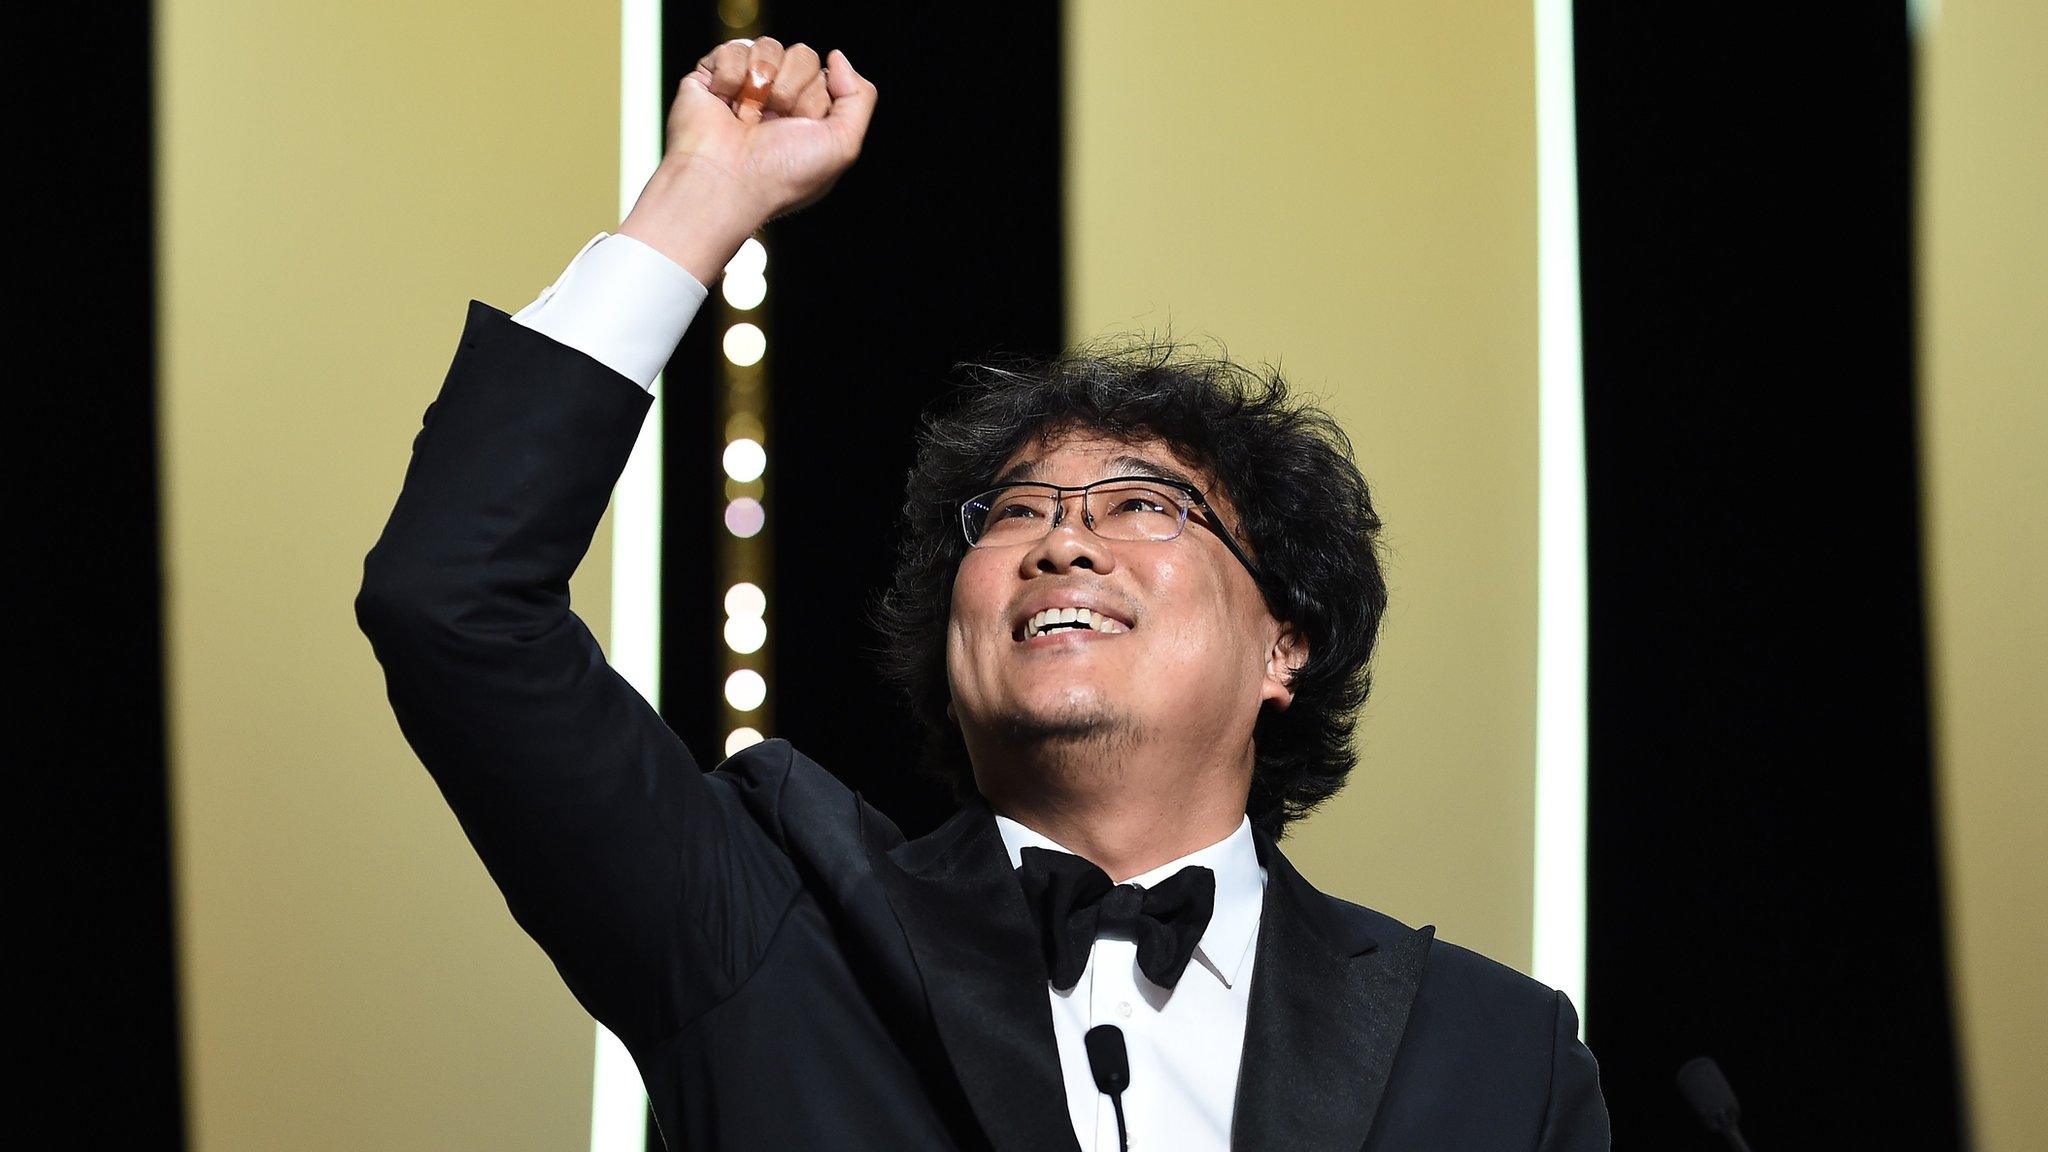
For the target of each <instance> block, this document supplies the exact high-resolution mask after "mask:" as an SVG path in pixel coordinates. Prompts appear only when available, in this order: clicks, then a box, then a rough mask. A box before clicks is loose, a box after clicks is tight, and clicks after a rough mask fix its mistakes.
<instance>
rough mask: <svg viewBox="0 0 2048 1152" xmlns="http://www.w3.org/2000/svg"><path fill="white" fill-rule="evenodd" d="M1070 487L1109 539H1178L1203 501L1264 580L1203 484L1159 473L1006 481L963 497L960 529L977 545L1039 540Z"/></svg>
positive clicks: (1087, 520)
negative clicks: (1072, 483)
mask: <svg viewBox="0 0 2048 1152" xmlns="http://www.w3.org/2000/svg"><path fill="white" fill-rule="evenodd" d="M1069 493H1079V494H1080V496H1081V522H1082V523H1083V524H1086V525H1087V526H1088V528H1089V529H1090V530H1091V531H1093V532H1094V533H1095V534H1096V535H1097V536H1100V537H1102V538H1103V539H1104V540H1173V539H1176V538H1178V537H1179V536H1180V534H1181V530H1182V529H1184V528H1186V527H1187V523H1188V512H1189V510H1190V509H1193V508H1197V507H1199V508H1200V509H1202V511H1204V512H1207V513H1208V514H1209V517H1210V519H1211V520H1213V521H1214V525H1213V528H1212V530H1213V531H1214V532H1215V534H1216V538H1217V539H1219V540H1221V541H1223V546H1224V547H1226V548H1228V549H1230V554H1231V555H1232V556H1235V557H1237V560H1238V563H1240V564H1243V565H1244V567H1245V571H1247V572H1250V573H1251V574H1252V580H1253V581H1254V582H1260V581H1261V580H1262V577H1261V576H1260V575H1259V568H1258V565H1256V564H1253V563H1252V561H1251V557H1249V556H1246V555H1245V554H1244V549H1242V548H1239V547H1238V546H1237V541H1235V540H1233V539H1231V538H1230V532H1229V530H1228V529H1226V528H1224V526H1223V520H1222V518H1221V517H1219V516H1217V515H1216V509H1214V508H1212V507H1210V505H1209V501H1208V500H1207V499H1206V498H1204V497H1203V495H1202V491H1201V489H1199V488H1196V487H1195V486H1194V485H1192V484H1186V483H1182V482H1181V481H1179V480H1167V479H1163V478H1161V477H1158V476H1111V477H1109V478H1108V479H1106V480H1097V481H1095V482H1094V483H1093V484H1083V485H1080V486H1079V487H1069V486H1066V485H1061V484H1045V483H1041V482H1039V481H1036V480H1019V481H1017V482H1015V483H1013V484H1004V485H1002V486H1001V487H997V488H991V489H989V490H988V491H986V492H983V493H981V494H980V495H978V496H974V497H970V498H969V499H966V500H963V501H961V502H960V530H961V531H962V532H963V533H965V534H966V536H967V543H968V545H969V546H970V547H974V548H1001V547H1005V546H1007V545H1011V544H1031V543H1035V542H1037V541H1039V540H1042V539H1044V538H1045V537H1046V536H1048V535H1050V534H1051V533H1052V530H1053V529H1054V528H1056V527H1058V526H1059V524H1060V522H1061V521H1062V520H1063V519H1065V517H1066V509H1067V499H1068V495H1069Z"/></svg>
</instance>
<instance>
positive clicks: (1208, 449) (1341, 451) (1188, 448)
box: [871, 336, 1387, 839]
mask: <svg viewBox="0 0 2048 1152" xmlns="http://www.w3.org/2000/svg"><path fill="white" fill-rule="evenodd" d="M954 369H955V371H956V372H962V373H964V380H963V381H962V382H961V384H960V386H959V387H958V388H957V389H956V390H955V392H954V393H953V394H952V396H951V397H949V398H948V399H947V400H945V401H941V403H940V404H938V405H934V406H933V408H932V409H930V410H927V411H926V413H925V414H924V417H923V420H922V426H921V428H920V432H919V435H918V447H917V457H916V464H915V466H914V467H913V468H912V469H911V471H910V475H909V481H908V483H907V484H906V485H905V495H904V501H903V510H902V521H901V524H900V525H899V531H900V537H899V540H898V544H897V559H896V570H895V575H894V578H893V580H892V582H891V585H890V587H889V589H888V590H887V591H886V592H885V593H884V594H883V595H882V596H881V598H880V599H879V600H878V601H877V602H876V603H875V605H874V607H873V610H872V613H871V615H872V618H873V621H874V623H875V624H876V625H877V626H878V627H879V629H880V630H881V634H882V638H883V648H882V650H881V654H880V655H881V666H882V673H883V675H884V677H885V678H886V679H887V680H888V681H889V682H890V683H891V684H893V685H894V686H895V687H897V688H898V689H899V690H900V691H901V692H902V693H903V694H904V696H905V697H906V698H907V699H908V700H909V703H910V706H911V710H912V712H913V713H914V714H915V715H916V717H917V719H918V721H919V723H920V724H922V725H923V727H924V729H925V732H926V742H925V748H924V755H923V760H922V767H923V768H924V770H925V771H927V772H928V773H930V774H931V775H934V776H936V777H937V778H938V779H940V780H942V781H945V782H947V783H949V784H950V785H951V786H952V788H953V792H954V795H955V797H956V798H958V799H961V800H965V799H967V798H969V797H971V796H972V795H974V791H975V789H974V776H973V769H972V766H971V765H970V764H969V762H968V757H967V745H966V743H965V741H964V740H963V739H962V737H961V734H960V731H959V729H958V728H957V727H956V726H955V725H954V723H953V722H952V721H951V720H950V719H949V718H948V717H947V715H946V706H947V704H948V702H949V701H950V699H951V696H952V693H951V689H950V686H949V683H948V680H947V676H946V624H947V620H948V617H949V614H950V612H951V605H952V588H953V577H954V574H955V572H956V570H957V569H958V567H959V565H960V561H961V559H962V558H963V557H964V556H965V555H966V553H967V548H968V545H967V541H966V539H965V538H964V537H962V535H961V532H960V519H959V506H960V501H962V500H964V499H966V498H968V497H970V496H972V495H974V494H975V493H977V492H979V491H981V490H983V489H985V488H987V487H988V486H989V485H990V484H991V483H992V482H993V479H994V477H995V475H996V471H997V469H999V468H1001V467H1002V466H1003V465H1004V464H1005V463H1006V462H1007V461H1008V460H1009V458H1010V457H1011V455H1012V454H1014V453H1015V452H1016V451H1017V450H1018V449H1019V448H1021V447H1023V446H1024V445H1025V444H1027V443H1029V442H1032V441H1034V440H1036V439H1037V438H1039V437H1040V436H1042V435H1045V434H1047V433H1060V432H1064V431H1067V430H1069V429H1074V428H1078V429H1081V430H1087V431H1095V432H1100V433H1102V434H1105V435H1109V436H1113V437H1116V438H1118V439H1137V438H1147V437H1149V438H1157V439H1159V440H1162V441H1164V442H1165V443H1166V444H1168V445H1170V446H1171V447H1172V448H1173V450H1174V451H1175V452H1176V453H1177V454H1178V455H1180V456H1181V457H1182V458H1183V459H1185V460H1187V461H1188V462H1189V463H1191V464H1194V465H1196V466H1198V467H1200V468H1201V469H1203V470H1204V471H1205V472H1207V473H1208V474H1209V475H1210V476H1213V477H1215V478H1216V482H1217V484H1219V485H1220V486H1221V488H1222V490H1223V493H1224V494H1225V495H1226V496H1227V497H1228V499H1229V501H1230V503H1231V505H1233V506H1234V507H1235V509H1236V511H1237V517H1236V520H1237V525H1236V531H1237V536H1238V538H1239V540H1240V542H1241V543H1242V544H1244V545H1245V548H1246V551H1248V552H1249V553H1250V554H1251V556H1252V557H1253V558H1254V559H1255V560H1256V561H1257V563H1258V565H1259V570H1260V571H1259V575H1260V577H1261V579H1260V581H1259V583H1260V590H1261V591H1262V592H1263V593H1264V595H1265V598H1266V603H1267V604H1268V606H1269V607H1270V608H1271V609H1272V611H1273V614H1274V616H1276V617H1277V618H1279V619H1280V620H1283V621H1286V622H1288V623H1290V624H1292V625H1293V626H1294V627H1295V628H1297V629H1298V630H1300V632H1301V634H1302V635H1303V637H1304V638H1305V639H1306V640H1307V641H1308V651H1309V658H1308V660H1307V662H1306V663H1305V664H1303V665H1302V667H1301V668H1299V669H1297V670H1296V671H1295V673H1294V676H1293V679H1292V687H1293V689H1294V700H1293V702H1292V704H1291V705H1290V706H1289V707H1288V708H1287V709H1286V710H1284V711H1277V710H1273V709H1266V710H1264V711H1262V712H1261V714H1260V716H1259V719H1258V721H1257V723H1256V725H1255V727H1254V729H1253V746H1254V749H1255V754H1254V766H1253V770H1252V783H1251V794H1250V796H1249V797H1247V799H1246V803H1245V811H1246V813H1247V814H1248V815H1249V816H1250V817H1251V819H1252V823H1253V825H1254V826H1255V827H1258V828H1259V829H1261V830H1262V831H1264V832H1266V833H1267V834H1268V835H1270V836H1273V837H1275V838H1276V839H1277V838H1278V837H1280V836H1283V835H1285V830H1286V827H1287V825H1288V824H1289V823H1290V822H1292V821H1294V820H1297V819H1300V818H1301V817H1302V816H1305V815H1307V814H1308V813H1309V812H1311V811H1313V810H1314V809H1315V808H1316V806H1317V805H1319V804H1321V803H1322V802H1323V801H1324V800H1327V799H1329V798H1330V797H1331V796H1333V795H1335V794H1336V793H1337V790H1338V789H1340V788H1342V787H1343V786H1344V780H1345V778H1346V777H1347V776H1348V775H1350V772H1351V768H1352V765H1353V764H1354V763H1355V762H1356V759H1357V757H1356V754H1355V753H1354V752H1353V751H1352V747H1351V731H1352V727H1353V726H1354V724H1355V723H1356V722H1357V718H1358V712H1359V709H1360V708H1361V707H1363V706H1364V704H1365V699H1366V694H1367V693H1368V692H1369V691H1370V688H1371V675H1370V672H1369V671H1368V668H1367V665H1368V663H1369V661H1370V660H1371V657H1372V653H1373V646H1374V645H1375V643H1376V642H1377V641H1378V639H1379V628H1380V618H1381V616H1382V615H1383V614H1384V613H1385V611H1386V606H1387V584H1386V578H1385V576H1384V575H1383V574H1382V572H1381V566H1380V549H1381V544H1380V540H1379V533H1380V520H1379V516H1378V515H1377V514H1376V513H1375V512H1374V511H1373V506H1372V496H1371V494H1370V492H1369V491H1368V490H1367V487H1366V482H1365V477H1363V476H1362V475H1360V474H1359V471H1358V466H1357V464H1356V462H1355V461H1354V460H1353V457H1352V448H1351V440H1350V438H1349V437H1348V436H1346V435H1345V434H1344V431H1343V429H1342V428H1340V427H1339V426H1338V424H1337V422H1336V420H1334V419H1332V418H1331V416H1330V415H1329V413H1327V412H1325V411H1323V410H1322V408H1320V407H1318V406H1317V405H1316V404H1315V403H1313V402H1311V401H1306V400H1302V399H1298V398H1296V397H1295V396H1293V395H1292V394H1291V393H1290V390H1289V387H1288V384H1287V382H1286V381H1285V380H1284V379H1282V378H1281V376H1280V374H1279V371H1278V370H1277V369H1276V368H1270V367H1268V368H1263V369H1262V370H1258V371H1255V370H1253V369H1250V368H1246V367H1243V366H1240V365H1238V364H1235V363H1232V362H1231V361H1230V360H1229V358H1228V357H1227V356H1225V355H1224V354H1223V353H1222V351H1221V349H1220V348H1219V350H1218V352H1217V353H1215V354H1213V355H1211V354H1207V353H1205V352H1203V351H1202V350H1201V349H1199V348H1192V349H1191V348H1190V346H1189V345H1188V344H1187V343H1186V342H1184V341H1179V342H1177V341H1175V340H1174V339H1172V338H1171V337H1170V336H1168V337H1160V336H1115V337H1107V338H1104V339H1102V340H1097V341H1095V342H1092V343H1090V344H1086V345H1081V346H1077V347H1074V348H1070V349H1068V350H1067V351H1065V352H1062V353H1060V354H1058V355H1057V356H1052V357H1029V356H1016V357H1009V358H996V359H991V360H988V361H984V362H982V363H963V364H956V365H955V366H954Z"/></svg>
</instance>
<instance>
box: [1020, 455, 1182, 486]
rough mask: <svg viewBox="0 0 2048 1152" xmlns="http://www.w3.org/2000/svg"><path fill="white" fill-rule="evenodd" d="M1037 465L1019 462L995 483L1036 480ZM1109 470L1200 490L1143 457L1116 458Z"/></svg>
mask: <svg viewBox="0 0 2048 1152" xmlns="http://www.w3.org/2000/svg"><path fill="white" fill-rule="evenodd" d="M1038 463H1039V462H1038V461H1036V460H1019V461H1018V462H1017V464H1016V465H1015V466H1014V467H1012V468H1011V469H1010V470H1009V471H1007V472H1005V473H1003V474H1002V475H1001V476H998V477H996V483H998V484H1013V483H1016V482H1017V481H1019V480H1035V479H1037V478H1038ZM1109 468H1110V475H1112V476H1155V477H1158V478H1159V479H1161V480H1178V481H1179V482H1181V483H1182V484H1186V485H1187V486H1188V487H1190V488H1194V489H1197V490H1199V489H1200V488H1201V485H1199V484H1197V483H1195V482H1194V481H1193V480H1190V479H1188V477H1187V475H1186V474H1185V473H1182V472H1181V471H1180V470H1178V469H1175V468H1169V467H1167V466H1166V465H1164V464H1161V463H1159V462H1158V461H1156V460H1147V459H1145V458H1144V457H1143V456H1118V457H1116V458H1115V459H1113V460H1111V461H1110V462H1109Z"/></svg>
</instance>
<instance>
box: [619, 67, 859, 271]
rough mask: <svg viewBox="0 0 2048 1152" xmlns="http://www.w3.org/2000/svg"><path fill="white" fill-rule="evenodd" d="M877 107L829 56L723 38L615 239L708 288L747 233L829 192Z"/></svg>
mask: <svg viewBox="0 0 2048 1152" xmlns="http://www.w3.org/2000/svg"><path fill="white" fill-rule="evenodd" d="M874 110H875V86H874V85H873V84H871V83H869V82H868V80H867V78H866V77H864V76H862V75H860V73H858V72H855V71H854V70H853V65H852V64H850V63H848V62H847V59H846V54H845V53H843V52H840V51H838V50H837V49H834V50H833V52H832V54H831V55H830V56H829V57H828V58H827V59H826V61H825V65H824V66H823V67H821V66H820V64H819V61H818V54H817V53H816V52H815V51H813V50H812V49H810V48H809V47H806V46H805V45H802V44H798V45H795V46H793V47H791V48H788V49H786V50H785V49H784V48H783V46H782V45H781V44H780V43H778V42H776V41H775V40H773V39H770V38H769V37H766V36H763V37H760V38H759V39H756V40H728V41H726V42H725V43H723V44H720V45H719V46H718V47H716V48H714V49H712V50H711V52H710V53H709V54H707V55H706V56H705V57H704V58H703V59H702V60H699V61H698V62H697V67H696V69H695V70H694V71H692V72H691V73H690V74H689V75H688V76H685V77H683V82H682V84H681V86H680V87H679V88H678V90H677V92H676V99H675V103H674V104H672V105H670V107H669V113H668V146H667V151H666V153H665V154H664V155H663V156H662V160H661V166H660V167H659V168H658V169H657V170H656V171H655V174H654V176H653V178H651V179H650V180H648V182H647V187H646V188H645V189H644V190H642V191H641V193H640V198H639V200H638V201H637V202H636V203H635V204H634V205H633V211H632V212H630V213H628V214H627V216H626V219H625V220H624V221H623V222H622V223H621V224H620V225H619V232H620V233H622V234H624V235H627V236H632V237H634V238H635V239H638V240H642V241H644V242H646V243H648V244H650V245H652V246H654V247H655V248H656V249H658V250H660V251H661V252H663V253H664V254H666V255H667V256H668V257H669V258H670V259H672V260H674V261H675V262H676V263H678V264H680V265H682V266H683V267H684V268H685V269H687V270H689V272H690V273H691V275H693V276H695V277H696V278H697V279H698V280H699V281H701V282H702V283H705V284H710V283H711V282H712V280H713V279H715V278H716V277H717V275H718V274H719V271H720V270H721V269H722V268H723V267H724V264H725V261H726V260H727V259H728V258H730V257H731V256H732V254H733V252H734V251H735V250H737V249H738V247H739V245H740V242H741V241H743V240H745V239H746V238H747V236H748V234H750V233H751V232H752V231H753V230H754V229H756V228H758V227H760V226H761V225H762V224H765V223H767V222H768V221H770V220H773V219H774V218H776V217H777V216H781V215H784V214H786V213H789V212H794V211H796V210H797V209H799V208H802V207H804V206H806V205H809V204H812V203H815V202H816V201H817V200H818V199H819V198H821V197H822V196H824V195H825V193H827V192H829V191H831V190H832V185H833V184H835V183H837V182H838V180H839V177H840V175H841V174H843V173H844V172H845V171H846V170H847V168H848V167H850V166H852V164H853V161H854V158H855V157H857V156H859V155H860V145H861V140H862V138H864V137H865V136H866V135H867V131H868V119H869V117H870V116H872V115H873V114H874Z"/></svg>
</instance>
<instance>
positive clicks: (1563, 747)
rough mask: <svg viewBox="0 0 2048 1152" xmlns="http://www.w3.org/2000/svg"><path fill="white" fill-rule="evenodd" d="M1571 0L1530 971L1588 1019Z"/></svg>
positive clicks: (1557, 174) (1542, 569) (1558, 179)
mask: <svg viewBox="0 0 2048 1152" xmlns="http://www.w3.org/2000/svg"><path fill="white" fill-rule="evenodd" d="M1573 83H1574V80H1573V72H1572V5H1571V0H1536V202H1537V208H1536V215H1537V230H1536V269H1537V272H1536V277H1537V308H1536V313H1537V348H1538V352H1537V359H1538V365H1539V367H1538V372H1539V382H1538V392H1539V399H1538V403H1537V408H1538V416H1537V437H1538V456H1537V458H1538V465H1537V470H1538V481H1537V505H1538V509H1537V517H1538V520H1537V523H1538V528H1537V578H1536V579H1537V591H1536V598H1537V619H1536V884H1535V900H1534V904H1535V908H1534V916H1535V933H1534V949H1533V951H1534V957H1533V963H1534V967H1533V972H1532V974H1533V975H1534V976H1535V977H1536V978H1537V979H1538V980H1541V981H1543V982H1544V983H1546V984H1548V985H1550V986H1551V987H1553V988H1558V989H1561V990H1562V991H1563V992H1564V993H1565V994H1566V995H1568V996H1570V997H1571V998H1572V1002H1573V1003H1574V1004H1576V1005H1578V1009H1579V1028H1580V1032H1581V1034H1582V1035H1583V1033H1584V1030H1585V1021H1586V1011H1587V1006H1586V425H1585V399H1584V392H1583V388H1584V375H1583V370H1582V369H1583V361H1582V356H1581V353H1582V349H1581V346H1580V329H1579V192H1578V166H1579V162H1578V153H1579V147H1578V129H1577V124H1576V105H1575V101H1574V99H1573Z"/></svg>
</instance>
